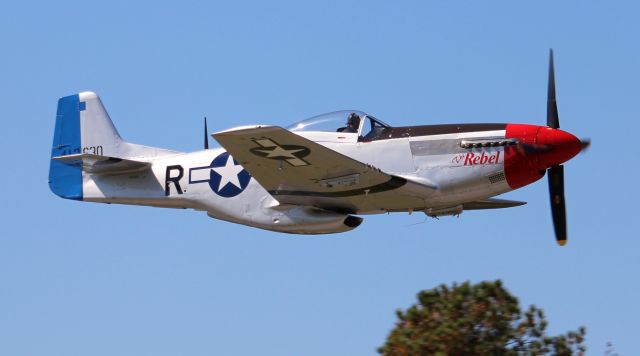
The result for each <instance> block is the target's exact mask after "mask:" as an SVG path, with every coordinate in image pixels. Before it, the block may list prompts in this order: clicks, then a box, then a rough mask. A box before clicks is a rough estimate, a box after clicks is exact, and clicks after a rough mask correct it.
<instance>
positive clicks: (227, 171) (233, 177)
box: [211, 155, 244, 191]
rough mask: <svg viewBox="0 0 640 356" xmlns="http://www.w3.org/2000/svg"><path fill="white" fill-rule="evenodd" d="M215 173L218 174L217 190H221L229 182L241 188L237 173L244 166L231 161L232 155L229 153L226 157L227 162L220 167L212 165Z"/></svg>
mask: <svg viewBox="0 0 640 356" xmlns="http://www.w3.org/2000/svg"><path fill="white" fill-rule="evenodd" d="M211 169H213V170H214V171H215V172H216V173H218V174H219V175H220V184H219V185H218V191H221V190H222V188H224V187H225V186H226V185H227V184H229V183H231V184H233V185H235V186H236V187H238V188H240V189H242V187H241V186H240V179H238V174H240V172H242V170H243V169H244V168H242V166H240V165H235V164H234V163H233V157H231V155H229V157H228V158H227V163H226V164H225V165H224V166H222V167H213V168H211Z"/></svg>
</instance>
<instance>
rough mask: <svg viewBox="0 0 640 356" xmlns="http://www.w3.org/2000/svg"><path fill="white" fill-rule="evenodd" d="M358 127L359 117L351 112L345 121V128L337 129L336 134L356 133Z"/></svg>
mask: <svg viewBox="0 0 640 356" xmlns="http://www.w3.org/2000/svg"><path fill="white" fill-rule="evenodd" d="M358 127H360V116H358V114H356V113H354V112H352V113H351V114H350V115H349V118H348V119H347V126H345V127H341V128H339V129H338V132H358Z"/></svg>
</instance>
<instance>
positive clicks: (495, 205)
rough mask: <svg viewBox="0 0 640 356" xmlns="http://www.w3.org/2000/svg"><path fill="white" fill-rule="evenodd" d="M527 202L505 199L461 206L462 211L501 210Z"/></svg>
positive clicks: (475, 202) (491, 199)
mask: <svg viewBox="0 0 640 356" xmlns="http://www.w3.org/2000/svg"><path fill="white" fill-rule="evenodd" d="M525 204H527V202H524V201H516V200H505V199H493V198H490V199H484V200H477V201H472V202H469V203H464V204H462V208H463V209H464V210H483V209H503V208H513V207H516V206H521V205H525Z"/></svg>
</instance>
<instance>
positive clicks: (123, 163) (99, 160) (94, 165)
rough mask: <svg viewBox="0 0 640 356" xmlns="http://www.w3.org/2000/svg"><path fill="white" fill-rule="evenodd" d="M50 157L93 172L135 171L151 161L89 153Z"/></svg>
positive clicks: (148, 165)
mask: <svg viewBox="0 0 640 356" xmlns="http://www.w3.org/2000/svg"><path fill="white" fill-rule="evenodd" d="M51 159H52V160H54V161H58V162H62V163H65V164H68V165H71V166H82V169H83V170H84V171H85V172H88V173H94V174H101V173H111V174H114V173H127V172H135V171H141V170H144V169H146V168H148V167H150V166H151V163H149V162H141V161H134V160H130V159H124V158H116V157H108V156H100V155H94V154H89V153H78V154H72V155H65V156H58V157H52V158H51Z"/></svg>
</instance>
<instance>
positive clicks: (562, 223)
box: [547, 165, 567, 246]
mask: <svg viewBox="0 0 640 356" xmlns="http://www.w3.org/2000/svg"><path fill="white" fill-rule="evenodd" d="M547 173H548V179H549V194H550V197H551V215H552V216H553V228H554V230H555V232H556V241H557V242H558V245H560V246H564V245H565V244H566V243H567V215H566V207H565V201H564V167H563V166H562V165H557V166H553V167H551V168H549V170H548V171H547Z"/></svg>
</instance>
